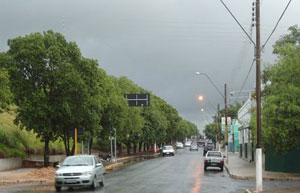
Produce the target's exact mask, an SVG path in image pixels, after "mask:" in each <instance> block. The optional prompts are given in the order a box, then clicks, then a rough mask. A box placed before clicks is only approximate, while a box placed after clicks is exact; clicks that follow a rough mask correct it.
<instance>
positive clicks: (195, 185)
mask: <svg viewBox="0 0 300 193" xmlns="http://www.w3.org/2000/svg"><path fill="white" fill-rule="evenodd" d="M297 185H298V186H299V183H298V182H274V181H270V182H264V187H265V188H268V189H269V188H276V187H278V188H279V187H280V188H286V187H297ZM253 187H255V181H246V180H235V179H231V178H229V176H228V174H227V172H226V170H224V171H223V172H220V171H219V169H217V168H216V169H213V170H208V171H207V172H204V169H203V156H202V148H200V149H199V151H198V152H197V151H193V152H190V151H189V149H188V148H185V149H181V150H177V151H176V155H175V156H174V157H159V158H156V159H150V160H144V161H140V162H135V163H130V164H128V165H127V166H125V167H122V168H120V169H117V170H114V171H112V172H110V173H109V174H107V175H105V186H104V188H97V189H96V190H95V191H90V190H89V189H75V190H69V189H63V190H62V192H87V193H88V192H99V193H216V192H218V193H236V192H244V191H245V189H247V188H253ZM0 192H15V193H17V192H37V193H42V192H45V193H48V192H54V187H53V185H52V184H13V185H5V186H1V189H0Z"/></svg>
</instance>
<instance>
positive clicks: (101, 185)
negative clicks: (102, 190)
mask: <svg viewBox="0 0 300 193" xmlns="http://www.w3.org/2000/svg"><path fill="white" fill-rule="evenodd" d="M99 185H100V187H103V186H104V177H103V178H102V180H101V182H100V183H99Z"/></svg>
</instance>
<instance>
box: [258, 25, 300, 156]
mask: <svg viewBox="0 0 300 193" xmlns="http://www.w3.org/2000/svg"><path fill="white" fill-rule="evenodd" d="M289 30H290V34H288V35H285V36H283V37H281V38H280V40H278V41H277V42H276V44H275V45H274V53H275V54H277V55H278V61H277V62H276V63H275V64H274V65H269V66H268V67H267V68H266V69H265V70H264V73H263V83H264V85H265V86H264V91H263V112H262V113H263V116H262V118H263V122H262V123H263V130H262V134H263V142H264V145H265V147H267V148H271V149H272V150H275V151H277V152H289V151H291V150H293V149H299V148H300V140H299V139H300V119H299V116H300V76H299V74H300V45H299V42H300V41H299V40H300V38H299V37H300V29H298V27H297V26H292V27H290V28H289Z"/></svg>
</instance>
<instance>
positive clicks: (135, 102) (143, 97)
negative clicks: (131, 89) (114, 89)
mask: <svg viewBox="0 0 300 193" xmlns="http://www.w3.org/2000/svg"><path fill="white" fill-rule="evenodd" d="M124 97H125V98H126V99H127V101H128V105H129V106H130V107H143V106H150V94H125V95H124Z"/></svg>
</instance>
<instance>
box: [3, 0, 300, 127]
mask: <svg viewBox="0 0 300 193" xmlns="http://www.w3.org/2000/svg"><path fill="white" fill-rule="evenodd" d="M253 1H254V0H224V2H225V3H226V4H227V5H228V7H229V8H230V9H231V10H232V12H233V13H234V14H235V16H236V17H237V18H238V20H239V21H240V22H241V23H242V25H243V26H244V27H245V29H246V31H247V32H248V33H249V34H252V37H253V39H255V29H252V30H253V33H252V32H251V31H252V30H251V27H250V26H251V22H252V2H253ZM287 3H288V0H262V9H261V12H262V13H261V19H262V21H261V22H262V27H261V28H262V32H261V34H262V42H264V41H265V40H266V38H267V37H268V35H269V34H270V32H271V31H272V28H273V27H274V26H275V23H276V22H277V20H278V18H279V16H280V15H281V13H282V11H283V9H284V8H285V6H286V4H287ZM299 13H300V1H299V0H294V1H292V3H291V5H290V7H289V9H288V10H287V12H286V14H285V15H284V17H283V19H282V21H281V23H280V25H279V27H278V29H277V30H276V32H275V33H274V35H273V36H272V38H271V40H270V41H269V43H268V45H267V47H266V48H265V50H264V53H263V64H265V63H272V62H274V60H275V59H276V57H275V56H273V55H272V45H273V44H274V42H275V41H276V40H277V39H278V38H279V37H280V36H281V35H283V34H285V33H287V29H288V27H289V26H291V25H295V24H298V25H300V20H299V19H300V17H299ZM48 29H53V30H54V31H56V32H61V33H63V34H64V35H65V37H66V38H67V40H69V41H75V42H76V43H77V44H78V46H79V48H80V49H81V51H82V53H83V55H84V56H85V57H89V58H94V59H97V60H98V61H99V63H100V67H101V68H103V69H105V70H106V72H107V73H108V74H111V75H115V76H117V77H119V76H127V77H129V78H130V79H132V80H133V81H134V82H135V83H137V84H138V85H140V86H142V87H143V88H145V89H147V90H150V91H152V92H153V93H154V94H156V95H157V96H159V97H161V98H163V99H164V100H166V101H167V102H168V103H169V104H171V105H173V106H174V107H175V108H177V110H178V112H179V114H180V115H181V116H182V117H183V118H185V119H187V120H189V121H192V122H194V123H195V124H197V126H198V128H199V130H202V129H203V126H204V125H205V124H207V123H208V122H209V121H211V116H212V115H213V114H214V113H215V112H216V108H217V104H218V103H220V105H221V108H223V107H224V103H223V99H222V97H221V96H220V95H219V93H218V92H217V91H216V89H215V88H214V87H213V86H212V84H211V83H210V82H209V81H208V79H207V78H206V77H204V76H196V75H195V72H196V71H200V72H204V73H207V74H208V75H209V76H210V77H211V79H212V80H213V81H214V83H215V85H216V86H217V87H218V88H219V90H220V91H222V92H223V90H224V83H227V85H228V90H229V92H231V91H238V90H240V88H241V86H242V82H243V81H244V80H245V76H246V75H247V72H248V71H249V68H250V65H251V62H252V60H253V55H254V54H253V50H254V48H253V45H251V44H250V42H249V40H248V39H247V36H246V35H245V34H244V33H243V32H242V30H241V29H240V28H239V26H238V25H237V24H236V23H235V21H234V20H233V18H232V17H231V16H230V15H229V13H228V12H227V11H226V9H225V8H224V7H223V5H222V4H221V3H220V1H219V0H48V1H46V0H0V51H6V50H7V49H8V47H7V40H8V39H10V38H14V37H16V36H24V35H25V34H29V33H32V32H42V31H45V30H48ZM254 85H255V67H254V68H253V69H252V71H251V74H250V76H249V79H248V81H247V83H246V86H245V88H244V90H253V89H254ZM198 95H203V96H204V100H203V101H202V102H199V101H198V100H197V97H198ZM229 102H231V103H233V102H234V99H230V100H229ZM201 108H203V109H204V110H205V111H204V112H201V111H200V109H201Z"/></svg>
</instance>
